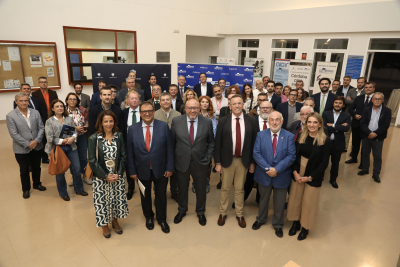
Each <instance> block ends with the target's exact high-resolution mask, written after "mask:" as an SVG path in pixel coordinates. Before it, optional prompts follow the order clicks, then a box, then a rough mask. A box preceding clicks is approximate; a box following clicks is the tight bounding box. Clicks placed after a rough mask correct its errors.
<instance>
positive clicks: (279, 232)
mask: <svg viewBox="0 0 400 267" xmlns="http://www.w3.org/2000/svg"><path fill="white" fill-rule="evenodd" d="M275 235H276V236H277V237H279V238H282V237H283V231H282V228H275Z"/></svg>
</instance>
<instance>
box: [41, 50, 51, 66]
mask: <svg viewBox="0 0 400 267" xmlns="http://www.w3.org/2000/svg"><path fill="white" fill-rule="evenodd" d="M42 56H43V65H44V66H54V57H53V52H42Z"/></svg>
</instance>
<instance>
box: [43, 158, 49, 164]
mask: <svg viewBox="0 0 400 267" xmlns="http://www.w3.org/2000/svg"><path fill="white" fill-rule="evenodd" d="M42 163H43V164H49V163H50V160H49V159H42Z"/></svg>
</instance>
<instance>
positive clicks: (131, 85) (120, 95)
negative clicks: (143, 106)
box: [117, 77, 145, 108]
mask: <svg viewBox="0 0 400 267" xmlns="http://www.w3.org/2000/svg"><path fill="white" fill-rule="evenodd" d="M125 81H126V86H127V87H126V88H125V89H122V90H120V91H119V92H117V99H118V102H119V103H120V104H122V105H121V107H123V108H125V105H124V104H123V103H125V98H126V95H127V94H128V92H129V91H132V90H133V91H136V92H138V94H139V95H140V100H141V101H142V102H144V101H145V100H144V99H145V97H144V91H143V90H142V89H137V88H136V87H135V84H136V82H135V79H133V78H132V77H128V78H126V79H125Z"/></svg>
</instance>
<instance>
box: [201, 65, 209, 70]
mask: <svg viewBox="0 0 400 267" xmlns="http://www.w3.org/2000/svg"><path fill="white" fill-rule="evenodd" d="M200 69H205V70H208V67H205V66H200Z"/></svg>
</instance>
